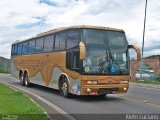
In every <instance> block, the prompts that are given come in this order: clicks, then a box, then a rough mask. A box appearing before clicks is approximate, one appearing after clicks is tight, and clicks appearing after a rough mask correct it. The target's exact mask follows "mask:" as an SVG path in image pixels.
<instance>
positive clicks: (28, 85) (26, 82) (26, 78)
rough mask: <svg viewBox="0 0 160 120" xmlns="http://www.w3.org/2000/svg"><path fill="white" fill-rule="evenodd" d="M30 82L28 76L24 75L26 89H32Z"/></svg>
mask: <svg viewBox="0 0 160 120" xmlns="http://www.w3.org/2000/svg"><path fill="white" fill-rule="evenodd" d="M28 80H29V79H28V74H24V81H25V86H26V87H30V83H29V81H28Z"/></svg>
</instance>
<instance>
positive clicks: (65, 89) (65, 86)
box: [62, 77, 70, 98]
mask: <svg viewBox="0 0 160 120" xmlns="http://www.w3.org/2000/svg"><path fill="white" fill-rule="evenodd" d="M68 87H69V86H68V81H67V80H66V78H65V77H64V78H63V83H62V93H63V96H64V97H66V98H68V97H70V93H69V92H68Z"/></svg>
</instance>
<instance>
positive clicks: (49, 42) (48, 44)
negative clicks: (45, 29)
mask: <svg viewBox="0 0 160 120" xmlns="http://www.w3.org/2000/svg"><path fill="white" fill-rule="evenodd" d="M53 44H54V35H49V36H46V37H45V40H44V49H43V52H51V51H52V50H53Z"/></svg>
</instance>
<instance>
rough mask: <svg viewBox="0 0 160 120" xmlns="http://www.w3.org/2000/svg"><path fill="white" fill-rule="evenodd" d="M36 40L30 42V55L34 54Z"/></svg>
mask: <svg viewBox="0 0 160 120" xmlns="http://www.w3.org/2000/svg"><path fill="white" fill-rule="evenodd" d="M34 48H35V40H31V41H29V47H28V53H34Z"/></svg>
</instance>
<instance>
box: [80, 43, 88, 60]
mask: <svg viewBox="0 0 160 120" xmlns="http://www.w3.org/2000/svg"><path fill="white" fill-rule="evenodd" d="M79 49H80V57H79V58H80V60H84V59H85V58H86V47H85V44H84V43H83V42H80V43H79Z"/></svg>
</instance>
